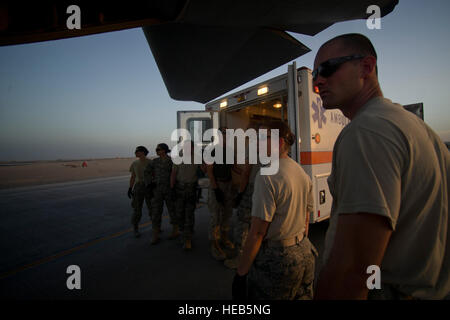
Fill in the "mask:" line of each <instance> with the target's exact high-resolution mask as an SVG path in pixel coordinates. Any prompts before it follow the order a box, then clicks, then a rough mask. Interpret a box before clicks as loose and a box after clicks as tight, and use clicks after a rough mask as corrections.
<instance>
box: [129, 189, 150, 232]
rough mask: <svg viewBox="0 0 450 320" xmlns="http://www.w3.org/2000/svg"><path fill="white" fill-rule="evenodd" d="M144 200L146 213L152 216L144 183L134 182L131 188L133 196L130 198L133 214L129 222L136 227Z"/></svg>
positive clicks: (148, 195)
mask: <svg viewBox="0 0 450 320" xmlns="http://www.w3.org/2000/svg"><path fill="white" fill-rule="evenodd" d="M144 201H145V203H146V204H147V208H148V215H149V216H150V219H151V218H152V206H151V203H152V202H151V201H152V199H151V198H150V194H149V193H148V192H147V189H146V188H145V185H144V183H136V184H135V185H134V188H133V198H132V200H131V207H132V208H133V215H132V216H131V224H132V225H133V227H134V228H135V229H137V227H138V225H139V222H140V221H141V217H142V207H143V205H144Z"/></svg>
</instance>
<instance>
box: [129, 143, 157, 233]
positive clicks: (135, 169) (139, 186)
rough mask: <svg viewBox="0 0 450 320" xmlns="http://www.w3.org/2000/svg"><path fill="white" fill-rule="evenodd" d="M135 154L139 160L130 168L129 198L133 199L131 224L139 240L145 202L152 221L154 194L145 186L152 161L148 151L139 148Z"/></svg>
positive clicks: (142, 147) (141, 147)
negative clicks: (147, 168)
mask: <svg viewBox="0 0 450 320" xmlns="http://www.w3.org/2000/svg"><path fill="white" fill-rule="evenodd" d="M134 154H135V155H136V157H137V158H139V159H138V160H135V161H134V162H133V163H132V164H131V166H130V172H131V178H130V187H129V188H128V198H130V199H132V201H131V206H132V208H133V215H132V217H131V224H132V225H133V229H134V236H135V237H136V238H139V237H140V233H139V221H141V217H142V206H143V204H144V200H145V203H146V204H147V208H148V215H149V216H150V219H151V212H152V211H151V199H152V192H151V190H150V189H147V188H146V187H145V184H144V170H145V168H146V167H147V165H148V164H149V163H150V161H151V160H150V159H147V154H148V150H147V148H145V147H144V146H138V147H137V148H136V151H135V152H134Z"/></svg>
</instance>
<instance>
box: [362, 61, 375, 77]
mask: <svg viewBox="0 0 450 320" xmlns="http://www.w3.org/2000/svg"><path fill="white" fill-rule="evenodd" d="M376 65H377V59H376V58H375V57H372V56H367V57H364V58H363V59H361V72H362V74H361V75H362V78H364V79H367V78H368V77H369V76H370V75H371V74H372V73H376V70H375V69H376Z"/></svg>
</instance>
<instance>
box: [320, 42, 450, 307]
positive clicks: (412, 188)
mask: <svg viewBox="0 0 450 320" xmlns="http://www.w3.org/2000/svg"><path fill="white" fill-rule="evenodd" d="M376 65H377V55H376V52H375V49H374V47H373V45H372V44H371V42H370V40H369V39H367V38H366V37H365V36H363V35H360V34H347V35H342V36H339V37H336V38H334V39H332V40H330V41H328V42H326V43H325V44H324V45H323V46H322V47H321V48H320V49H319V51H318V53H317V56H316V58H315V62H314V71H313V78H314V79H313V81H314V85H315V86H318V88H319V91H320V96H321V98H322V101H323V106H324V107H325V108H326V109H333V108H339V109H340V110H341V111H342V112H343V113H344V115H345V116H346V117H348V118H349V119H350V120H351V122H350V123H349V124H348V125H347V127H345V128H344V129H343V130H342V132H341V133H340V135H339V137H338V139H337V141H336V144H335V146H334V150H333V163H332V172H331V175H330V177H329V179H328V184H329V187H330V191H331V193H332V195H333V206H332V212H331V217H330V226H329V229H328V231H327V236H326V240H325V249H324V254H323V262H324V265H323V268H322V270H321V272H320V275H319V280H318V283H317V289H316V298H317V299H367V298H369V299H403V298H413V299H443V298H445V297H446V296H447V297H448V295H449V292H450V273H449V272H450V253H449V251H450V247H449V239H450V236H449V235H450V230H449V219H448V184H449V171H450V155H449V152H448V150H447V149H446V147H445V145H444V144H443V142H441V140H440V138H439V137H438V136H437V135H436V134H435V133H434V132H433V130H432V129H431V128H430V127H428V126H427V125H426V124H425V123H424V122H423V121H422V120H421V119H419V118H418V117H417V116H415V115H414V114H412V113H410V112H408V111H406V110H404V108H402V106H400V105H398V104H394V103H392V102H391V101H390V100H388V99H386V98H384V97H383V93H382V91H381V89H380V85H379V83H378V76H377V67H376ZM370 266H378V267H379V268H380V270H381V271H380V274H379V275H378V276H380V278H381V288H380V289H378V288H376V287H375V288H374V285H376V282H374V281H372V280H373V279H376V278H373V277H372V275H374V273H373V271H368V270H373V269H372V268H373V267H371V268H369V267H370ZM375 272H377V271H376V270H375ZM371 279H372V280H371ZM369 287H370V290H369Z"/></svg>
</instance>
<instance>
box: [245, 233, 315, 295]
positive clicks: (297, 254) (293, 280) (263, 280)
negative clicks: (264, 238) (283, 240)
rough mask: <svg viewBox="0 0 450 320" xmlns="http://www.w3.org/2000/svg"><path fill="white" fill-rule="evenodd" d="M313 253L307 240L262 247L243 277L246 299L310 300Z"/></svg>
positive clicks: (311, 293) (313, 250)
mask: <svg viewBox="0 0 450 320" xmlns="http://www.w3.org/2000/svg"><path fill="white" fill-rule="evenodd" d="M315 252H317V251H315V248H314V246H313V245H312V243H311V242H310V241H309V239H308V238H304V239H303V240H302V241H301V242H300V243H299V244H296V245H293V246H289V247H275V248H273V247H268V246H266V245H264V244H263V245H262V246H261V249H260V250H259V252H258V255H257V256H256V259H255V261H254V262H253V265H252V267H251V269H250V272H249V274H248V277H247V279H248V297H249V299H250V300H309V299H312V298H313V282H314V264H315V256H314V253H315Z"/></svg>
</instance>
